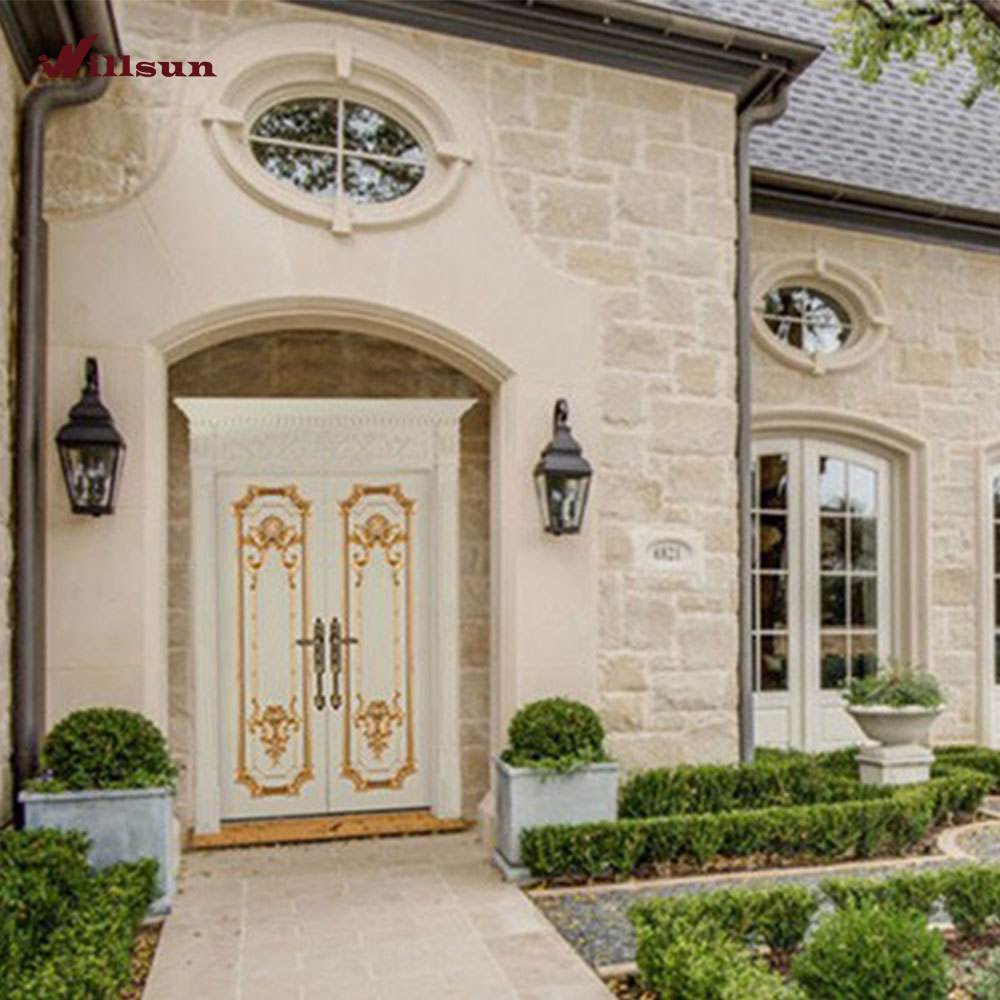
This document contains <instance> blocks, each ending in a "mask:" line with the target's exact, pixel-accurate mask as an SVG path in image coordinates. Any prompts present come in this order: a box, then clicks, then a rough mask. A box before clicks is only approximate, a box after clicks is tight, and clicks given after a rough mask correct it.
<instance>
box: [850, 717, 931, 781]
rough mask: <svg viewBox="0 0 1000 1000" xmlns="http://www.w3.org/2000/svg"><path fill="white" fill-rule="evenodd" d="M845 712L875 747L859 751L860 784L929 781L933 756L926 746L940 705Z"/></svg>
mask: <svg viewBox="0 0 1000 1000" xmlns="http://www.w3.org/2000/svg"><path fill="white" fill-rule="evenodd" d="M847 711H848V712H849V713H850V714H851V716H852V717H853V719H854V721H855V722H857V724H858V725H859V726H860V727H861V731H862V732H863V733H864V734H865V736H867V737H868V739H870V740H874V741H875V742H876V743H877V744H878V746H866V747H862V748H861V749H860V750H859V751H858V768H859V770H860V775H861V781H862V783H863V784H866V785H909V784H914V783H916V782H919V781H927V780H928V779H929V778H930V776H931V764H933V763H934V753H933V751H932V750H931V749H930V747H929V746H928V744H929V742H930V733H931V726H932V725H933V724H934V721H935V719H937V717H938V716H939V715H940V714H941V712H943V711H944V708H943V707H942V706H941V705H935V706H933V707H927V706H924V705H904V706H901V707H898V708H896V707H893V706H891V705H848V706H847Z"/></svg>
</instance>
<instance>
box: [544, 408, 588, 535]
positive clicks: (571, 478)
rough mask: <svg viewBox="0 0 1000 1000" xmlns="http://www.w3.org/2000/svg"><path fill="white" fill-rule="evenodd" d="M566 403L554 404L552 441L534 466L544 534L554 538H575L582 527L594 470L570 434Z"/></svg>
mask: <svg viewBox="0 0 1000 1000" xmlns="http://www.w3.org/2000/svg"><path fill="white" fill-rule="evenodd" d="M568 419H569V403H567V402H566V400H565V399H560V400H558V401H557V402H556V407H555V412H554V413H553V415H552V440H551V441H550V442H549V443H548V444H547V445H546V446H545V450H544V451H543V452H542V457H541V458H540V459H539V460H538V464H537V465H536V466H535V489H536V490H537V491H538V505H539V507H540V508H541V511H542V521H543V523H544V524H545V530H546V531H548V532H551V533H552V534H553V535H575V534H576V533H577V532H579V530H580V526H581V525H582V524H583V512H584V510H585V509H586V507H587V494H588V492H589V491H590V477H591V476H592V475H593V470H592V469H591V468H590V462H588V461H587V460H586V459H585V458H584V457H583V449H582V448H581V447H580V445H579V444H577V442H576V439H575V438H574V437H573V435H572V434H571V433H570V430H569V424H568V423H567V420H568Z"/></svg>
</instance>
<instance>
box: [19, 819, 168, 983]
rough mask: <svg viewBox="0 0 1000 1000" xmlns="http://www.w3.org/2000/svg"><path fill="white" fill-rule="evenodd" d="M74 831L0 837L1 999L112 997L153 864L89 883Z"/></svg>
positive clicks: (117, 869) (152, 878) (149, 894)
mask: <svg viewBox="0 0 1000 1000" xmlns="http://www.w3.org/2000/svg"><path fill="white" fill-rule="evenodd" d="M87 847H88V844H87V839H86V837H84V836H83V835H82V834H80V833H77V832H75V831H62V830H19V831H5V832H3V833H0V996H2V997H5V998H10V1000H78V998H80V997H95V998H96V997H100V998H104V997H116V996H117V995H118V992H119V990H120V988H121V986H122V985H123V984H124V982H125V981H126V980H127V977H128V974H129V966H130V961H131V951H132V939H133V937H134V934H135V929H136V927H137V926H138V924H139V921H141V920H142V917H143V915H144V914H145V912H146V909H147V908H148V907H149V904H150V903H151V902H152V900H153V897H154V894H155V884H156V871H157V865H156V862H155V861H152V860H144V861H137V862H132V863H128V864H119V865H114V866H112V867H110V868H107V869H105V870H104V871H103V872H101V873H100V874H97V875H94V874H92V873H91V870H90V868H89V866H88V864H87Z"/></svg>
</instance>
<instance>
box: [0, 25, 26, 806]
mask: <svg viewBox="0 0 1000 1000" xmlns="http://www.w3.org/2000/svg"><path fill="white" fill-rule="evenodd" d="M23 90H24V88H23V86H22V84H21V77H20V75H19V74H18V71H17V68H16V67H15V65H14V60H13V58H12V57H11V54H10V50H9V49H8V48H7V46H6V45H0V331H2V333H3V335H2V336H0V413H2V414H3V422H2V426H3V433H2V434H0V822H3V821H4V820H6V819H7V817H8V815H9V811H10V798H11V797H10V763H9V761H10V750H11V716H10V703H11V657H10V638H11V632H10V613H9V609H10V574H11V569H12V561H11V538H10V529H11V525H10V515H11V507H10V503H11V499H10V492H11V478H10V476H11V461H12V456H11V442H10V436H9V435H10V430H9V428H10V420H9V415H10V409H9V388H10V379H11V371H10V355H9V350H10V346H9V345H10V343H11V338H12V337H13V324H14V318H15V312H14V292H15V286H14V282H15V280H16V270H15V259H14V239H15V236H16V232H17V228H16V227H17V200H16V199H17V189H16V187H15V185H16V182H17V159H16V151H17V141H16V139H17V129H18V105H19V101H20V97H21V94H22V92H23Z"/></svg>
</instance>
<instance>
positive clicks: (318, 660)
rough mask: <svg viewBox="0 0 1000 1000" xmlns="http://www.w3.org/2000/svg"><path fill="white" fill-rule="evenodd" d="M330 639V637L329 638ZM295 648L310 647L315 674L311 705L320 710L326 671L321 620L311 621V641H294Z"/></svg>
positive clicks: (323, 630)
mask: <svg viewBox="0 0 1000 1000" xmlns="http://www.w3.org/2000/svg"><path fill="white" fill-rule="evenodd" d="M331 638H332V637H331ZM295 644H296V645H297V646H312V651H313V670H314V671H315V672H316V694H315V695H314V696H313V704H314V705H315V706H316V708H317V709H321V708H322V707H323V705H324V703H325V701H326V699H325V698H324V697H323V671H324V670H325V669H326V656H325V655H324V654H325V652H326V650H325V649H324V646H325V645H326V635H325V629H324V626H323V619H322V618H316V619H314V620H313V631H312V638H311V639H296V641H295Z"/></svg>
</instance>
